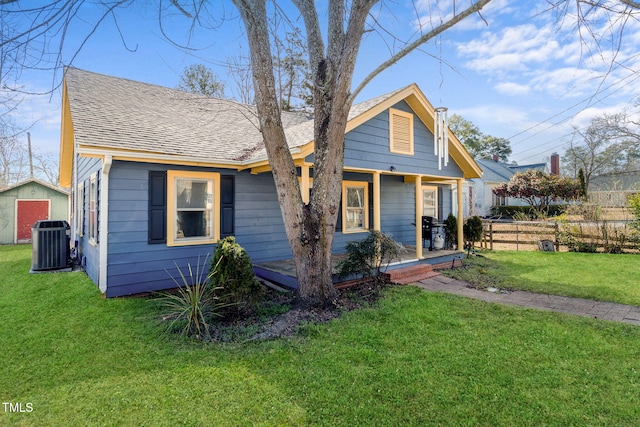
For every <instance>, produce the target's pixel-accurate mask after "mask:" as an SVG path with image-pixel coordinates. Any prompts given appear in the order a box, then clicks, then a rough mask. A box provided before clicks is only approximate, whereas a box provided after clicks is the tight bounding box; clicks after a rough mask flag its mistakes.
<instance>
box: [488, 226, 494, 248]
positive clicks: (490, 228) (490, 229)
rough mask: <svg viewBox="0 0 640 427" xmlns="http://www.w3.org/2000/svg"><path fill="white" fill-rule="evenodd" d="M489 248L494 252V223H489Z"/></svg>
mask: <svg viewBox="0 0 640 427" xmlns="http://www.w3.org/2000/svg"><path fill="white" fill-rule="evenodd" d="M489 248H490V249H491V250H493V221H491V222H489Z"/></svg>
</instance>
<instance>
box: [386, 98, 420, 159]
mask: <svg viewBox="0 0 640 427" xmlns="http://www.w3.org/2000/svg"><path fill="white" fill-rule="evenodd" d="M394 116H398V117H404V118H407V119H409V150H398V149H397V148H396V147H395V144H394V141H395V135H394V127H395V126H393V121H394V120H393V117H394ZM389 151H390V152H391V153H395V154H405V155H409V156H413V154H414V135H413V114H411V113H407V112H406V111H402V110H396V109H395V108H389Z"/></svg>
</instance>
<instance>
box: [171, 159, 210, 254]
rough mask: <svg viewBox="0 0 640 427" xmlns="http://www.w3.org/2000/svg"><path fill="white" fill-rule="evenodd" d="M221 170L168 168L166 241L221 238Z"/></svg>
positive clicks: (179, 242) (179, 243) (200, 241)
mask: <svg viewBox="0 0 640 427" xmlns="http://www.w3.org/2000/svg"><path fill="white" fill-rule="evenodd" d="M218 212H220V174H219V173H215V172H189V171H167V245H168V246H183V245H199V244H209V243H215V242H217V241H218V239H219V238H220V218H218Z"/></svg>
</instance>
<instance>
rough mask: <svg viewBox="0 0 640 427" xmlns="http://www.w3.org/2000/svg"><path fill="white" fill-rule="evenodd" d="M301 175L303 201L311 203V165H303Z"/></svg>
mask: <svg viewBox="0 0 640 427" xmlns="http://www.w3.org/2000/svg"><path fill="white" fill-rule="evenodd" d="M300 175H301V176H300V193H301V196H302V201H303V202H304V203H309V189H310V188H311V185H310V180H309V166H307V165H301V166H300Z"/></svg>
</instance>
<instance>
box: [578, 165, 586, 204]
mask: <svg viewBox="0 0 640 427" xmlns="http://www.w3.org/2000/svg"><path fill="white" fill-rule="evenodd" d="M578 183H579V184H580V197H581V198H582V199H585V200H586V197H587V183H586V182H585V180H584V171H583V170H582V168H580V169H579V170H578Z"/></svg>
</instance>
